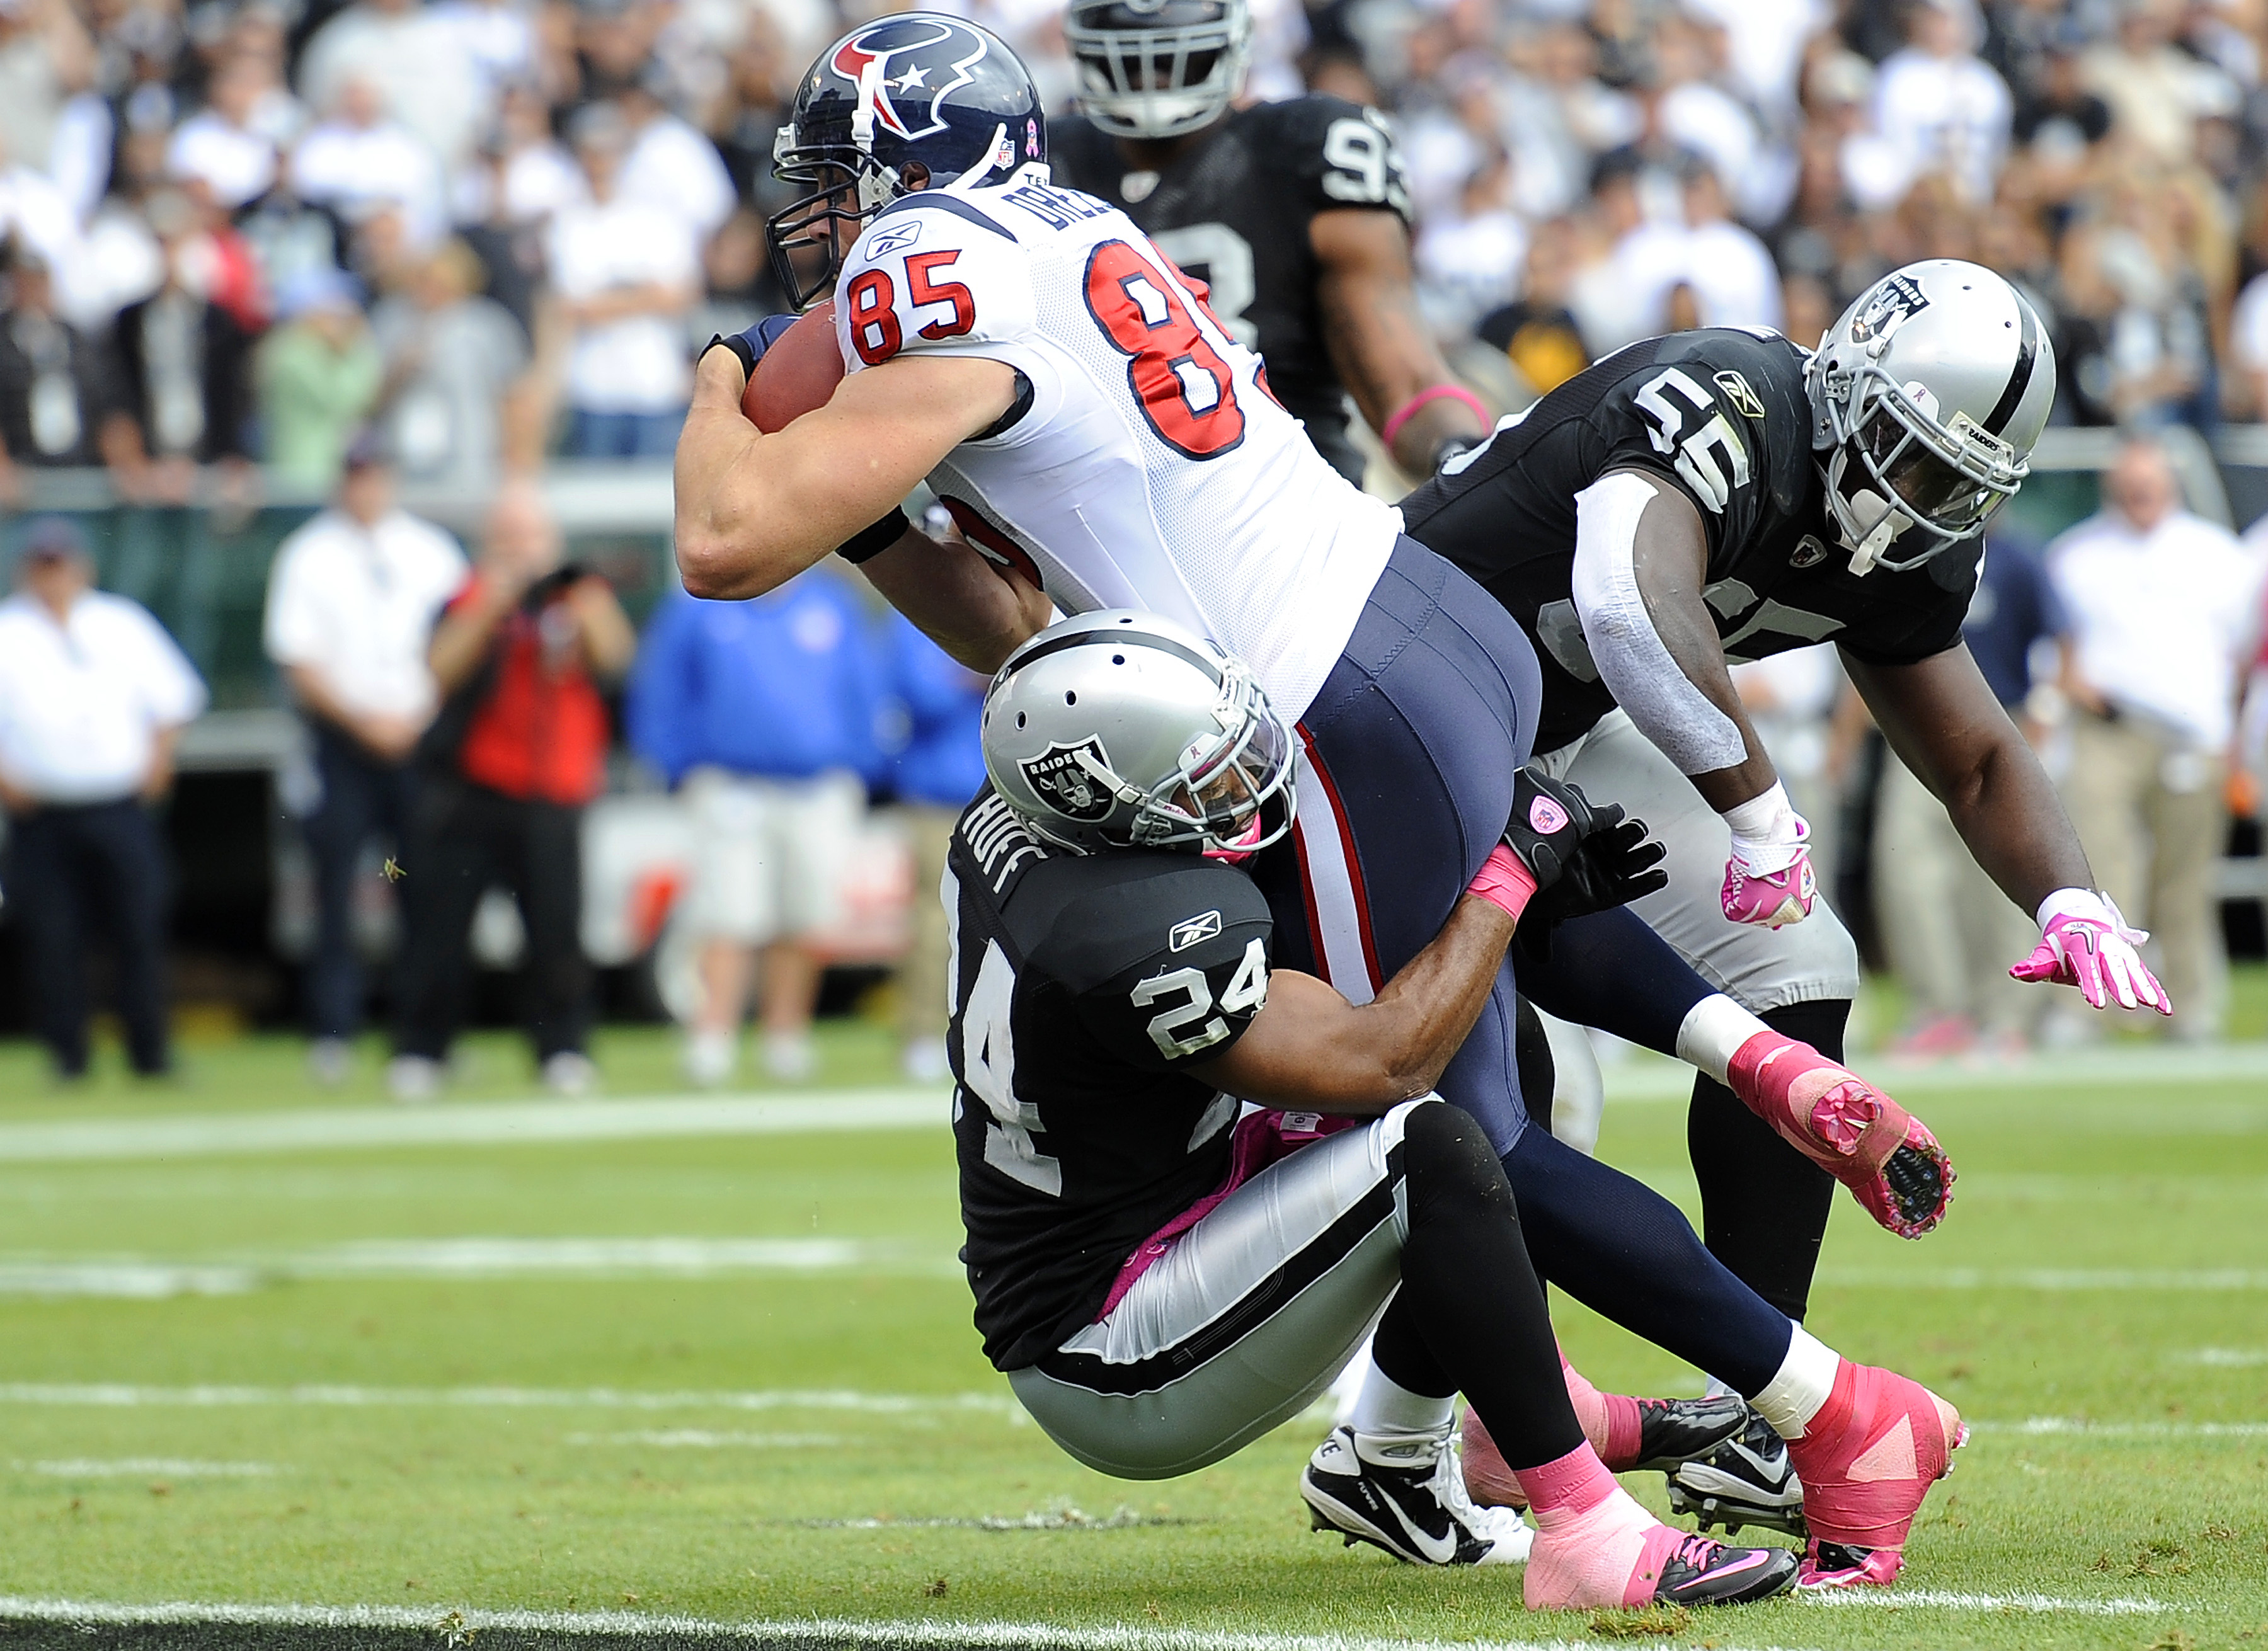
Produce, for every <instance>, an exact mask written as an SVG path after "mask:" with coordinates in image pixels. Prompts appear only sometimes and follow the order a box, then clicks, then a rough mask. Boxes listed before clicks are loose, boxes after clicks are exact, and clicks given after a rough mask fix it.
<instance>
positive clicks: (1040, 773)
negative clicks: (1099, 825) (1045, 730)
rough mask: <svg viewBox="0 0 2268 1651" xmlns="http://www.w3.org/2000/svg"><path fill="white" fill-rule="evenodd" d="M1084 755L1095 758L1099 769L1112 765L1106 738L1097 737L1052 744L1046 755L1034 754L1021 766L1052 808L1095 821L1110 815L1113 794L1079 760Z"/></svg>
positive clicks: (1041, 798) (1068, 816) (1058, 811)
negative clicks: (1073, 743) (1077, 741)
mask: <svg viewBox="0 0 2268 1651" xmlns="http://www.w3.org/2000/svg"><path fill="white" fill-rule="evenodd" d="M1082 755H1085V756H1087V757H1090V758H1092V759H1093V760H1094V764H1095V766H1096V767H1098V768H1105V769H1107V768H1108V767H1109V766H1110V758H1109V755H1108V754H1107V753H1106V752H1105V751H1104V750H1103V748H1102V741H1100V740H1095V739H1086V740H1081V741H1079V743H1078V744H1077V745H1051V746H1049V748H1048V750H1047V755H1044V756H1035V757H1033V758H1031V759H1030V760H1029V761H1027V762H1025V763H1019V764H1018V765H1017V766H1018V767H1020V768H1021V769H1022V770H1024V778H1025V779H1026V780H1027V782H1028V783H1029V784H1030V785H1031V787H1032V789H1033V790H1034V791H1035V792H1038V793H1039V796H1040V800H1042V801H1043V802H1045V803H1046V804H1047V805H1048V807H1050V808H1053V809H1054V810H1055V811H1056V812H1057V814H1062V815H1063V816H1064V818H1065V819H1067V820H1079V821H1085V822H1089V823H1092V822H1094V821H1097V820H1100V819H1101V818H1103V817H1104V816H1105V815H1107V814H1109V812H1110V793H1109V792H1107V791H1105V790H1103V789H1102V787H1101V785H1099V784H1097V783H1096V781H1095V779H1094V776H1093V775H1092V774H1090V773H1089V772H1088V771H1087V770H1086V767H1085V766H1084V765H1083V764H1082V763H1080V762H1079V758H1080V757H1081V756H1082Z"/></svg>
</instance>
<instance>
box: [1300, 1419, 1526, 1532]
mask: <svg viewBox="0 0 2268 1651" xmlns="http://www.w3.org/2000/svg"><path fill="white" fill-rule="evenodd" d="M1300 1496H1301V1497H1302V1498H1304V1499H1305V1500H1306V1501H1307V1508H1308V1512H1309V1513H1310V1514H1311V1515H1312V1516H1313V1517H1314V1528H1315V1529H1317V1530H1331V1531H1337V1533H1338V1534H1339V1535H1340V1536H1342V1537H1345V1538H1346V1540H1347V1543H1348V1544H1349V1545H1350V1546H1351V1545H1352V1544H1355V1543H1358V1542H1367V1543H1370V1544H1373V1546H1376V1547H1380V1548H1383V1549H1385V1550H1386V1551H1387V1552H1388V1553H1390V1554H1392V1555H1393V1556H1394V1557H1395V1559H1403V1560H1406V1561H1408V1562H1409V1563H1410V1564H1411V1565H1518V1564H1521V1562H1522V1561H1524V1560H1525V1559H1527V1558H1528V1547H1529V1545H1530V1544H1532V1543H1534V1541H1535V1531H1534V1530H1532V1529H1529V1527H1528V1522H1526V1521H1525V1520H1523V1519H1521V1516H1520V1515H1518V1514H1517V1513H1516V1512H1514V1511H1513V1509H1511V1508H1508V1507H1475V1506H1474V1505H1473V1501H1472V1499H1471V1498H1470V1497H1469V1495H1467V1494H1466V1492H1465V1478H1464V1471H1463V1469H1462V1467H1461V1466H1460V1465H1459V1463H1458V1461H1457V1453H1456V1452H1455V1450H1454V1449H1453V1448H1451V1447H1450V1443H1449V1430H1448V1429H1447V1427H1444V1428H1441V1429H1440V1431H1438V1432H1435V1433H1424V1434H1358V1433H1356V1432H1355V1431H1354V1429H1353V1428H1351V1427H1335V1428H1333V1429H1332V1430H1331V1432H1330V1436H1329V1438H1327V1439H1325V1440H1324V1441H1323V1442H1322V1444H1320V1445H1318V1446H1316V1447H1315V1454H1314V1456H1311V1457H1309V1458H1308V1460H1307V1470H1306V1471H1305V1472H1303V1473H1301V1474H1300Z"/></svg>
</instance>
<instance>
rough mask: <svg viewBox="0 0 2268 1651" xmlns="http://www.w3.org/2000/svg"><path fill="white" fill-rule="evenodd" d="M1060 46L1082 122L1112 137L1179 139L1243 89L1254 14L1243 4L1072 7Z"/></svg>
mask: <svg viewBox="0 0 2268 1651" xmlns="http://www.w3.org/2000/svg"><path fill="white" fill-rule="evenodd" d="M1064 41H1065V43H1066V44H1068V45H1069V46H1070V48H1071V59H1072V61H1073V62H1074V63H1076V64H1077V65H1078V68H1079V109H1080V112H1081V113H1082V114H1085V115H1086V118H1087V119H1088V120H1090V121H1092V122H1094V124H1095V125H1096V126H1098V127H1100V128H1101V129H1102V130H1104V131H1106V132H1108V133H1110V134H1111V135H1112V136H1115V137H1152V138H1155V137H1179V136H1182V135H1183V134H1184V133H1188V132H1194V131H1198V130H1200V129H1203V128H1204V127H1207V126H1210V125H1211V124H1212V122H1214V121H1216V120H1218V119H1219V116H1220V114H1221V111H1222V110H1224V109H1226V108H1227V107H1228V105H1229V100H1230V99H1232V98H1233V97H1234V96H1235V95H1236V93H1237V89H1238V88H1239V87H1241V85H1243V84H1244V70H1245V65H1246V63H1248V61H1249V59H1250V57H1251V55H1252V13H1251V10H1250V7H1249V6H1248V4H1247V0H1071V9H1070V10H1069V11H1066V12H1065V13H1064Z"/></svg>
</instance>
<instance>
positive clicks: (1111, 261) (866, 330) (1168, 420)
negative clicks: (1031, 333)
mask: <svg viewBox="0 0 2268 1651" xmlns="http://www.w3.org/2000/svg"><path fill="white" fill-rule="evenodd" d="M960 256H961V254H960V252H959V250H957V249H955V250H953V251H946V252H917V253H909V254H907V255H906V258H905V260H904V262H902V264H895V265H891V264H876V265H873V266H871V267H869V268H867V269H862V270H860V271H859V272H858V274H857V275H856V276H853V277H852V278H851V284H850V288H849V291H847V292H846V293H845V295H844V297H845V299H846V301H847V303H848V305H849V307H850V320H851V328H850V330H851V348H852V349H854V350H857V351H858V358H859V359H860V360H861V361H863V362H865V364H866V365H868V366H870V367H878V366H880V365H882V363H884V362H885V361H887V360H889V359H890V357H893V356H895V355H896V354H897V353H898V352H899V351H900V350H902V349H903V348H905V331H904V328H905V323H904V322H902V321H900V320H899V317H898V293H899V291H900V283H901V282H902V283H903V290H904V292H905V296H906V299H907V302H908V305H909V308H910V312H911V313H912V314H913V315H914V316H917V317H923V318H925V319H923V320H921V321H920V322H919V324H918V325H917V327H916V328H915V330H916V331H917V333H918V334H919V335H921V336H922V337H924V338H926V339H928V340H930V341H931V342H932V343H936V342H938V341H939V340H942V339H946V338H954V337H958V336H961V335H964V334H967V333H969V332H972V331H974V330H975V328H976V298H975V295H974V294H972V293H971V292H970V291H969V289H968V286H967V285H966V284H964V283H962V282H959V281H955V280H954V279H952V278H951V276H950V275H949V273H948V271H949V270H950V269H951V267H952V265H953V264H954V262H956V261H957V260H958V259H959V258H960ZM893 269H895V270H896V271H897V272H898V273H896V274H895V275H894V274H893ZM1184 278H1185V279H1186V277H1184ZM1191 291H1192V293H1194V294H1197V295H1199V296H1196V297H1194V298H1192V299H1189V300H1188V301H1184V299H1183V295H1182V293H1181V292H1179V291H1175V287H1174V285H1173V284H1171V283H1170V282H1166V281H1161V280H1160V279H1159V278H1158V275H1157V272H1156V271H1155V270H1154V269H1152V267H1151V265H1150V263H1149V262H1148V261H1147V260H1146V259H1145V258H1144V257H1143V256H1142V254H1140V253H1138V252H1137V251H1135V249H1134V248H1133V247H1132V246H1130V244H1128V243H1127V242H1125V241H1123V240H1111V241H1105V242H1103V243H1102V244H1101V246H1099V247H1095V249H1094V252H1093V253H1092V254H1090V255H1089V256H1088V259H1087V263H1086V310H1087V313H1088V314H1089V315H1091V316H1093V317H1094V324H1095V325H1096V326H1097V327H1099V328H1101V330H1102V335H1103V336H1104V337H1106V338H1108V340H1109V341H1110V343H1111V346H1112V348H1114V349H1115V350H1117V351H1118V353H1119V354H1121V355H1123V356H1124V357H1126V381H1127V384H1128V385H1129V387H1131V389H1132V390H1133V392H1134V397H1135V400H1136V401H1137V402H1139V403H1140V404H1141V407H1142V414H1143V416H1144V417H1145V419H1147V420H1148V421H1149V424H1150V428H1151V430H1152V431H1154V432H1155V433H1156V435H1157V437H1158V439H1160V441H1162V442H1164V443H1165V444H1166V445H1167V446H1169V447H1171V448H1173V449H1174V451H1175V452H1176V453H1180V454H1182V456H1183V457H1184V458H1189V459H1215V458H1219V456H1220V455H1221V454H1222V453H1230V452H1233V451H1234V450H1235V448H1236V446H1238V444H1239V443H1241V441H1243V439H1244V409H1242V408H1241V407H1240V406H1238V405H1237V400H1236V372H1235V370H1234V369H1233V367H1231V366H1230V365H1229V364H1228V363H1227V362H1226V360H1224V359H1223V358H1222V357H1221V353H1220V351H1219V350H1217V349H1215V348H1214V347H1213V344H1212V341H1211V339H1209V338H1207V337H1206V336H1205V334H1204V329H1203V328H1199V327H1198V325H1197V322H1196V321H1195V320H1194V319H1193V318H1192V317H1191V315H1190V313H1189V312H1190V305H1191V304H1192V303H1194V304H1195V306H1197V308H1199V309H1203V308H1204V298H1203V296H1202V293H1203V291H1204V287H1203V285H1202V284H1193V285H1192V287H1191ZM1205 319H1206V320H1208V321H1211V322H1212V324H1213V326H1214V327H1215V328H1220V330H1221V331H1222V332H1224V333H1226V330H1227V329H1226V328H1222V327H1221V324H1220V322H1219V320H1218V319H1217V318H1215V317H1214V316H1213V315H1212V313H1211V311H1210V310H1207V311H1205Z"/></svg>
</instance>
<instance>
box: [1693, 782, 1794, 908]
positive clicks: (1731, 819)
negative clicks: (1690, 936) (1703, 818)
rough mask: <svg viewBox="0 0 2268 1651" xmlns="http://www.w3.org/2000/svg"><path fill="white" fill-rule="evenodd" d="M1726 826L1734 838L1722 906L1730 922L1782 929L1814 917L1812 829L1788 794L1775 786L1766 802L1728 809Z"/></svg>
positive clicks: (1756, 800)
mask: <svg viewBox="0 0 2268 1651" xmlns="http://www.w3.org/2000/svg"><path fill="white" fill-rule="evenodd" d="M1724 821H1725V823H1726V825H1727V827H1729V828H1730V829H1731V830H1732V834H1733V852H1732V856H1731V858H1730V859H1727V861H1726V863H1725V886H1724V888H1722V889H1721V890H1719V894H1718V902H1717V903H1718V904H1719V906H1720V907H1721V908H1723V910H1724V913H1725V918H1726V920H1727V922H1730V923H1754V924H1757V925H1762V926H1763V927H1764V928H1767V929H1777V928H1782V927H1785V926H1786V925H1788V924H1791V923H1800V922H1802V921H1803V920H1804V918H1808V917H1809V916H1810V915H1811V905H1812V902H1813V901H1815V899H1817V898H1818V896H1819V879H1818V877H1817V876H1816V874H1815V873H1813V871H1812V869H1811V850H1810V848H1809V846H1808V844H1809V843H1810V839H1811V828H1810V827H1809V826H1808V825H1807V824H1806V823H1805V822H1804V819H1803V816H1802V815H1801V814H1798V813H1796V811H1795V810H1794V808H1793V807H1791V806H1790V805H1789V802H1788V800H1787V792H1786V788H1785V787H1784V786H1782V785H1779V784H1778V783H1777V782H1775V783H1774V784H1773V785H1772V788H1771V790H1770V791H1768V792H1764V795H1762V796H1761V797H1756V798H1751V799H1750V800H1749V801H1747V802H1744V803H1742V804H1741V805H1740V806H1739V807H1735V808H1728V809H1727V810H1726V811H1725V814H1724Z"/></svg>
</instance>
